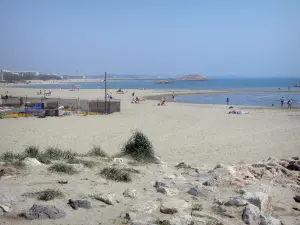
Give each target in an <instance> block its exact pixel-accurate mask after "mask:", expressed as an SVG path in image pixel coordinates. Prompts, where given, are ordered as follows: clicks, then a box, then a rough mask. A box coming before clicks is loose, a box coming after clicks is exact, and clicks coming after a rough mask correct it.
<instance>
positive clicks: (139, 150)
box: [121, 131, 156, 163]
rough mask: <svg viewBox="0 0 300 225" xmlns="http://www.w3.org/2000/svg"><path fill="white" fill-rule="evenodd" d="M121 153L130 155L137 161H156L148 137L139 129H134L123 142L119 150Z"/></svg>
mask: <svg viewBox="0 0 300 225" xmlns="http://www.w3.org/2000/svg"><path fill="white" fill-rule="evenodd" d="M121 152H122V154H123V155H127V156H130V157H132V158H133V159H135V160H137V161H139V162H146V163H151V162H156V158H155V155H154V150H153V146H152V144H151V142H150V141H149V139H148V137H147V136H146V135H144V134H143V133H142V132H140V131H136V132H135V133H134V134H133V135H132V137H131V138H130V139H129V140H128V141H127V142H126V143H125V145H124V147H123V148H122V150H121Z"/></svg>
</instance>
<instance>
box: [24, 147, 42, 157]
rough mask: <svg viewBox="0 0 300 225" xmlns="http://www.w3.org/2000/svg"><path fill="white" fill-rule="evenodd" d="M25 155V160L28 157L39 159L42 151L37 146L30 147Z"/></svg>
mask: <svg viewBox="0 0 300 225" xmlns="http://www.w3.org/2000/svg"><path fill="white" fill-rule="evenodd" d="M23 155H24V158H26V157H29V158H38V157H39V155H40V150H39V148H38V147H37V146H34V145H30V146H28V147H27V148H26V149H25V151H24V153H23Z"/></svg>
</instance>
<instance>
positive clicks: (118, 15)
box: [0, 0, 300, 77]
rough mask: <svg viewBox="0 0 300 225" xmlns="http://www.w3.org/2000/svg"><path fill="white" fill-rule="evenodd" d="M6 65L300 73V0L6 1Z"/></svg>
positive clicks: (85, 70)
mask: <svg viewBox="0 0 300 225" xmlns="http://www.w3.org/2000/svg"><path fill="white" fill-rule="evenodd" d="M0 9H1V19H0V68H6V69H11V70H38V71H44V72H55V73H60V74H75V73H76V70H78V71H79V74H80V75H93V74H101V73H103V72H104V71H107V72H108V73H111V74H135V75H139V74H141V75H155V76H156V75H167V76H173V75H183V74H186V73H201V74H204V75H206V76H208V77H210V76H300V1H299V0H281V1H280V0H264V1H261V0H252V1H240V0H228V1H224V0H219V1H217V0H209V1H208V0H207V1H204V0H203V1H202V0H195V1H193V0H187V1H184V0H181V1H177V0H151V1H149V0H148V1H147V0H119V1H117V0H109V1H101V0H95V1H93V0H87V1H84V0H77V1H72V0H51V1H50V0H43V1H41V0H26V1H18V0H1V1H0Z"/></svg>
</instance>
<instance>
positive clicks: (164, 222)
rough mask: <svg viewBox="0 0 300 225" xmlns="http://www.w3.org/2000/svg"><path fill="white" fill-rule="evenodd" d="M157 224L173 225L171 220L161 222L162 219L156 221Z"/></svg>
mask: <svg viewBox="0 0 300 225" xmlns="http://www.w3.org/2000/svg"><path fill="white" fill-rule="evenodd" d="M155 224H157V225H171V223H170V221H169V220H162V221H161V220H160V219H157V220H156V221H155Z"/></svg>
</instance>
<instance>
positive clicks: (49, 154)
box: [42, 147, 78, 160]
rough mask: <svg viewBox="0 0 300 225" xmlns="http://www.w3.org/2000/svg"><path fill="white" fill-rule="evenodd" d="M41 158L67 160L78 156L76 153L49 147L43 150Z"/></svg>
mask: <svg viewBox="0 0 300 225" xmlns="http://www.w3.org/2000/svg"><path fill="white" fill-rule="evenodd" d="M42 156H43V158H47V159H49V160H68V159H73V158H74V157H75V156H78V154H77V153H76V152H72V151H63V150H61V149H59V148H53V147H50V148H47V149H46V150H45V152H44V153H43V154H42Z"/></svg>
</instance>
